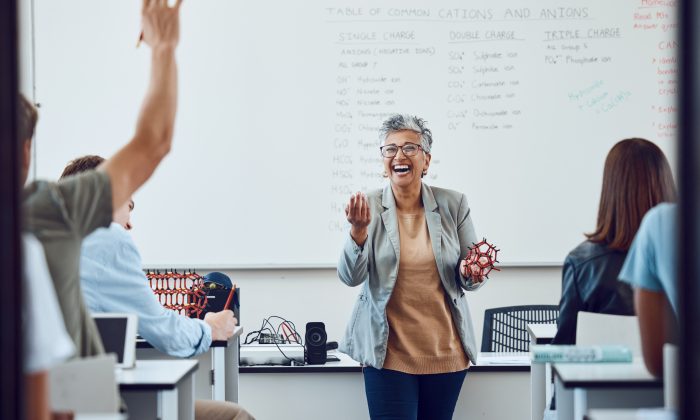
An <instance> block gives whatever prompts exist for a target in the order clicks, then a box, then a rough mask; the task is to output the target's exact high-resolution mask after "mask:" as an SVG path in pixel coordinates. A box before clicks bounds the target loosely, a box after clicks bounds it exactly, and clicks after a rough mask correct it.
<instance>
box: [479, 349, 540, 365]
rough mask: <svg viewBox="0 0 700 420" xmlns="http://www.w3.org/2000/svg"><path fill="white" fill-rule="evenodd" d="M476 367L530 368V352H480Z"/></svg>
mask: <svg viewBox="0 0 700 420" xmlns="http://www.w3.org/2000/svg"><path fill="white" fill-rule="evenodd" d="M476 366H530V353H529V352H479V354H477V356H476Z"/></svg>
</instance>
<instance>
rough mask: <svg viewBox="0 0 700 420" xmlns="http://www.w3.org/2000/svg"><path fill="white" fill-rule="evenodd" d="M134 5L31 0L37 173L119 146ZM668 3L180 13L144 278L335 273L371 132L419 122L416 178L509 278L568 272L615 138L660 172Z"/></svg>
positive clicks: (371, 168) (143, 234)
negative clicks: (464, 209)
mask: <svg viewBox="0 0 700 420" xmlns="http://www.w3.org/2000/svg"><path fill="white" fill-rule="evenodd" d="M140 3H141V2H139V1H131V2H124V1H120V2H107V1H95V0H72V1H69V2H66V1H64V2H56V1H50V0H35V11H34V14H35V28H34V31H35V38H34V41H35V48H36V50H35V63H34V64H35V77H36V100H37V102H39V103H40V104H41V117H40V120H39V127H38V132H37V138H36V159H35V170H36V172H35V173H36V175H37V176H38V177H40V178H52V179H55V178H56V177H57V176H58V175H59V174H60V173H61V171H62V169H63V166H64V165H65V164H66V162H67V161H69V160H70V159H72V158H74V157H76V156H79V155H83V154H101V155H104V156H109V155H111V154H112V153H114V152H115V151H116V150H117V149H118V147H120V146H121V145H122V144H123V143H124V142H125V141H126V140H127V139H129V138H130V136H131V135H132V133H133V129H134V125H135V119H136V115H137V111H138V109H139V106H140V102H141V99H142V97H143V93H144V91H145V88H146V83H147V75H148V70H147V68H148V62H149V61H148V59H149V50H148V48H144V47H141V48H140V49H136V48H135V43H136V40H137V37H138V33H139V9H140ZM674 5H675V1H664V0H617V1H614V2H611V1H606V0H579V1H538V2H531V1H517V0H510V1H506V0H499V1H472V2H467V3H465V2H463V1H430V2H428V1H397V0H394V1H373V2H369V1H349V0H347V1H336V0H331V1H318V0H315V1H298V2H291V1H281V0H277V1H265V2H241V1H230V0H209V1H204V0H203V1H186V2H185V3H184V4H183V7H182V31H181V32H182V37H181V38H182V41H181V45H180V47H179V50H178V62H179V80H180V107H179V110H178V115H177V124H176V129H175V139H174V145H173V148H172V152H171V154H170V155H169V156H168V157H167V159H166V160H165V161H164V162H163V163H162V165H161V166H160V167H159V169H158V170H157V172H156V173H155V175H154V176H153V178H152V179H151V180H150V181H149V182H148V184H147V185H146V186H145V187H144V188H143V189H142V190H140V191H139V192H138V193H137V194H136V196H135V197H134V199H135V202H136V206H135V210H134V213H133V222H134V230H133V235H134V237H135V239H136V242H137V244H138V245H139V247H140V249H141V251H142V254H143V259H144V264H145V265H147V266H174V267H182V266H185V267H196V268H204V267H210V268H214V267H216V268H236V267H295V266H298V267H316V266H332V265H334V264H335V263H336V261H337V259H338V256H339V253H340V251H341V248H342V244H343V241H344V240H345V238H346V235H347V231H348V225H347V223H346V222H345V217H344V213H343V208H344V206H345V203H346V201H347V199H348V198H349V196H350V194H351V193H352V192H354V191H358V190H360V191H369V190H371V189H374V188H379V187H382V186H383V185H385V182H386V181H385V180H384V179H383V178H382V177H381V172H382V170H383V168H382V163H381V158H380V155H379V149H378V146H379V140H378V137H377V128H378V127H379V125H380V123H381V121H382V120H383V119H384V118H385V117H386V116H387V115H389V114H391V113H394V112H408V113H414V114H417V115H419V116H421V117H423V118H425V119H426V120H427V121H428V126H429V127H430V128H431V129H432V131H433V134H434V139H435V143H434V146H433V161H432V165H431V167H430V173H429V175H428V176H427V177H426V179H425V181H426V182H427V183H429V184H432V185H436V186H440V187H446V188H452V189H456V190H459V191H462V192H464V193H466V195H467V197H468V199H469V203H470V206H471V209H472V217H473V221H474V224H475V227H476V230H477V234H478V235H479V236H480V237H481V236H485V237H487V238H488V239H489V240H490V241H492V242H494V243H496V244H497V245H498V246H499V248H500V249H501V250H502V252H501V254H500V257H501V260H502V261H503V263H504V264H513V265H547V264H558V263H561V262H562V261H563V259H564V257H565V255H566V254H567V252H568V251H569V250H570V249H571V248H573V247H574V246H575V245H576V244H577V243H579V242H580V241H581V240H583V239H584V237H583V233H584V232H590V231H591V230H592V229H593V228H594V226H595V220H596V215H597V206H598V199H599V194H600V185H601V178H602V169H603V162H604V159H605V156H606V154H607V152H608V150H609V149H610V147H611V146H612V145H613V144H614V143H615V142H617V141H618V140H620V139H623V138H627V137H634V136H637V137H645V138H648V139H650V140H652V141H655V142H656V143H657V144H659V146H661V148H662V149H663V150H664V151H665V152H666V153H667V155H668V156H669V158H670V159H671V161H672V162H673V161H674V145H673V143H674V142H675V137H676V134H677V126H676V118H677V109H676V104H675V100H676V89H677V74H676V73H677V62H676V54H677V45H676V41H675V35H676V15H675V10H674Z"/></svg>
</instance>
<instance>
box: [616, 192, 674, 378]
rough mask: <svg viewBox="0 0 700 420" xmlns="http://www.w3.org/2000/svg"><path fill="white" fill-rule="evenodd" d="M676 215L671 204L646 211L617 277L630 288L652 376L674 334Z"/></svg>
mask: <svg viewBox="0 0 700 420" xmlns="http://www.w3.org/2000/svg"><path fill="white" fill-rule="evenodd" d="M677 217H678V208H677V206H676V205H675V204H659V205H658V206H656V207H654V208H653V209H651V210H649V212H648V213H647V215H646V216H645V217H644V220H642V225H641V227H640V228H639V232H637V236H635V238H634V242H632V247H631V248H630V252H629V255H628V256H627V260H625V265H624V266H622V271H621V272H620V280H621V281H624V282H627V283H629V284H631V285H632V286H633V287H634V308H635V309H636V311H637V316H638V318H639V332H640V335H641V339H642V355H643V357H644V364H645V365H646V366H647V369H649V372H650V373H651V374H653V375H655V376H661V374H662V373H663V346H664V343H666V342H674V341H675V337H676V333H677V325H678V323H677V320H678V318H677V317H678V289H677V286H676V260H675V256H676V251H675V250H676V223H677V222H676V218H677Z"/></svg>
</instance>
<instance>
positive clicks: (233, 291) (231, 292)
mask: <svg viewBox="0 0 700 420" xmlns="http://www.w3.org/2000/svg"><path fill="white" fill-rule="evenodd" d="M234 293H236V285H235V284H234V285H233V287H231V291H230V292H228V298H226V305H224V309H223V310H224V311H225V310H226V309H228V308H229V305H231V299H233V295H234Z"/></svg>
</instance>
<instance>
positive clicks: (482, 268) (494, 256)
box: [464, 238, 501, 278]
mask: <svg viewBox="0 0 700 420" xmlns="http://www.w3.org/2000/svg"><path fill="white" fill-rule="evenodd" d="M498 251H500V249H496V246H494V245H492V244H490V243H488V242H487V241H486V238H484V239H483V240H482V241H481V242H479V243H478V244H475V243H472V246H471V247H469V250H468V251H467V256H466V257H464V259H465V260H466V261H467V267H472V266H473V265H474V264H476V265H477V266H478V267H479V273H478V274H477V273H474V272H473V270H472V271H471V272H472V275H474V276H478V277H481V278H483V277H486V278H489V273H490V272H491V270H496V271H501V269H500V268H496V265H495V263H497V262H498Z"/></svg>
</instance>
